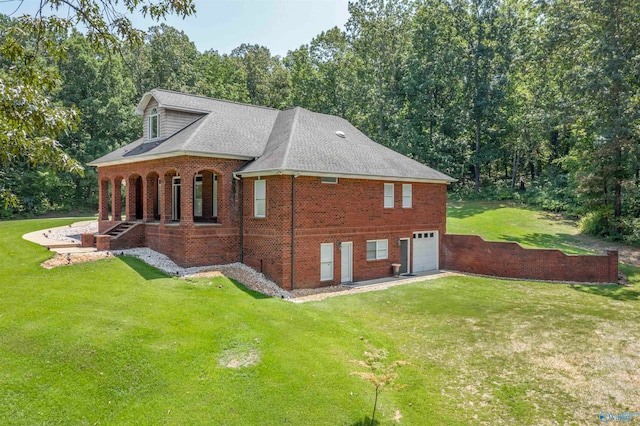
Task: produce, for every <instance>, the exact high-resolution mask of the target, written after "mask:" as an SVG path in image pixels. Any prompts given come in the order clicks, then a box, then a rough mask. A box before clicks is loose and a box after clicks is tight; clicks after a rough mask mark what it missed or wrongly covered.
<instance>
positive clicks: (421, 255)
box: [412, 231, 438, 273]
mask: <svg viewBox="0 0 640 426" xmlns="http://www.w3.org/2000/svg"><path fill="white" fill-rule="evenodd" d="M434 269H438V231H420V232H414V233H413V268H412V271H413V272H414V273H415V272H423V271H431V270H434Z"/></svg>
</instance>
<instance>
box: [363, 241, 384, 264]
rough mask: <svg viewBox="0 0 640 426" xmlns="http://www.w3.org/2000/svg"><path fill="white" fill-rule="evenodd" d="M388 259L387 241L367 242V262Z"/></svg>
mask: <svg viewBox="0 0 640 426" xmlns="http://www.w3.org/2000/svg"><path fill="white" fill-rule="evenodd" d="M388 257H389V241H388V240H374V241H367V260H379V259H387V258H388Z"/></svg>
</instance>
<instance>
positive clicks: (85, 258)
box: [40, 251, 113, 269]
mask: <svg viewBox="0 0 640 426" xmlns="http://www.w3.org/2000/svg"><path fill="white" fill-rule="evenodd" d="M108 257H113V254H112V253H111V252H110V251H93V252H89V253H67V254H61V253H58V254H56V255H55V256H54V257H52V258H51V259H48V260H45V261H44V262H42V263H41V264H40V266H42V267H43V268H46V269H52V268H56V267H58V266H65V265H76V264H78V263H85V262H93V261H94V260H99V259H106V258H108Z"/></svg>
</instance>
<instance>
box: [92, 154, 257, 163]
mask: <svg viewBox="0 0 640 426" xmlns="http://www.w3.org/2000/svg"><path fill="white" fill-rule="evenodd" d="M184 156H191V157H207V158H224V159H228V160H244V161H248V160H254V159H255V157H248V156H244V155H229V154H217V153H210V152H199V151H172V152H167V153H163V154H152V155H142V156H136V157H132V158H119V159H117V160H111V161H101V162H99V163H95V162H91V163H87V165H88V166H95V167H104V166H116V165H121V164H131V163H141V162H143V161H152V160H162V159H165V158H171V157H184Z"/></svg>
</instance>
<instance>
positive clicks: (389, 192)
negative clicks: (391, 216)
mask: <svg viewBox="0 0 640 426" xmlns="http://www.w3.org/2000/svg"><path fill="white" fill-rule="evenodd" d="M384 208H385V209H392V208H393V184H392V183H385V184H384Z"/></svg>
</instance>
